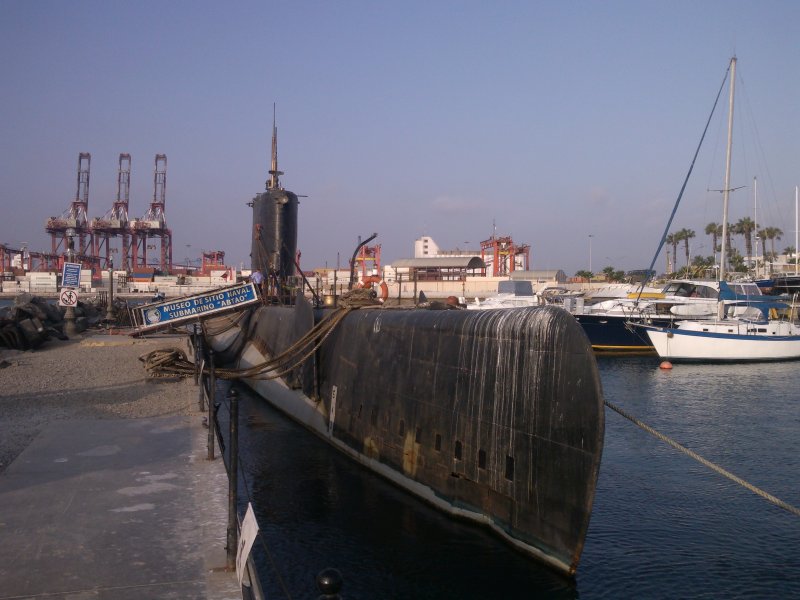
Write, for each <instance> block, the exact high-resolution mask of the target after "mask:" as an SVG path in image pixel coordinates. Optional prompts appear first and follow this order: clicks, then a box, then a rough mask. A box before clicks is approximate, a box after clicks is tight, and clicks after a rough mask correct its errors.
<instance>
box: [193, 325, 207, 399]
mask: <svg viewBox="0 0 800 600" xmlns="http://www.w3.org/2000/svg"><path fill="white" fill-rule="evenodd" d="M195 339H196V340H197V350H195V353H194V372H195V379H194V382H195V383H198V382H199V383H200V395H199V396H198V399H197V405H198V407H199V409H200V412H203V411H204V410H205V409H206V396H205V394H206V390H205V382H204V381H203V338H202V337H200V336H197V337H196V338H195Z"/></svg>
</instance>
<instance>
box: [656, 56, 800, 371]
mask: <svg viewBox="0 0 800 600" xmlns="http://www.w3.org/2000/svg"><path fill="white" fill-rule="evenodd" d="M735 83H736V57H735V56H734V57H733V58H731V63H730V99H729V112H728V146H727V155H726V165H725V188H724V189H723V216H722V252H721V256H720V270H719V280H720V282H721V283H720V286H721V288H720V289H722V282H724V279H725V262H726V250H727V237H728V236H727V228H728V198H729V194H730V174H731V142H732V137H733V98H734V89H735ZM732 306H733V304H732V302H731V301H729V300H728V301H726V299H725V298H724V296H723V294H720V298H719V302H718V307H719V310H718V313H717V317H716V318H714V319H687V320H683V321H678V322H677V323H676V325H675V326H674V327H656V326H647V325H644V326H641V327H643V328H644V329H645V330H646V331H647V335H648V337H649V338H650V341H651V342H652V344H653V347H654V348H655V350H656V352H657V353H658V355H659V356H660V357H661V358H664V359H668V360H675V361H697V362H724V361H771V360H794V359H800V327H798V326H797V325H795V324H794V323H791V322H788V321H780V320H774V319H773V320H771V319H770V318H769V316H770V315H769V311H767V313H766V314H765V312H764V311H763V310H759V309H756V308H755V307H753V308H752V309H751V310H750V311H745V314H742V315H739V316H736V317H730V316H729V314H732V313H731V312H730V311H731V307H732ZM784 306H785V305H784ZM748 312H749V314H748Z"/></svg>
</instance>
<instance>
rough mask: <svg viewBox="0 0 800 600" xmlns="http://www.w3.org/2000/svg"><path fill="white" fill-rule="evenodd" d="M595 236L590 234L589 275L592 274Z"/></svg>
mask: <svg viewBox="0 0 800 600" xmlns="http://www.w3.org/2000/svg"><path fill="white" fill-rule="evenodd" d="M593 237H594V236H593V235H592V234H591V233H590V234H589V273H592V238H593Z"/></svg>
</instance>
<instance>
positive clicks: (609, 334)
mask: <svg viewBox="0 0 800 600" xmlns="http://www.w3.org/2000/svg"><path fill="white" fill-rule="evenodd" d="M575 319H576V320H577V321H578V323H580V325H581V327H582V328H583V331H584V333H585V334H586V337H587V338H589V343H590V344H591V346H592V350H594V351H595V352H597V353H598V354H625V355H652V354H655V352H656V351H655V348H653V344H652V342H651V341H650V338H649V337H647V333H646V332H645V331H644V330H642V329H640V328H638V327H634V326H633V325H631V321H633V322H636V320H635V319H632V318H631V317H627V316H622V315H602V314H594V315H593V314H578V315H575ZM650 322H653V321H652V320H651V321H650ZM668 322H669V319H666V318H665V319H659V320H656V321H655V324H659V325H661V324H663V325H666V324H667V323H668Z"/></svg>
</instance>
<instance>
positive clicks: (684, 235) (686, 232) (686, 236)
mask: <svg viewBox="0 0 800 600" xmlns="http://www.w3.org/2000/svg"><path fill="white" fill-rule="evenodd" d="M678 235H679V236H680V238H679V239H680V240H682V241H683V249H684V251H685V252H686V266H687V267H688V266H689V240H690V239H692V238H693V237H694V230H693V229H681V230H680V231H679V232H678Z"/></svg>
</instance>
